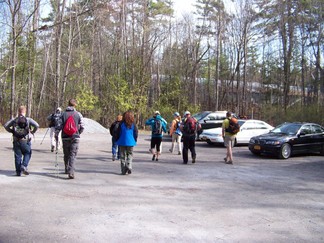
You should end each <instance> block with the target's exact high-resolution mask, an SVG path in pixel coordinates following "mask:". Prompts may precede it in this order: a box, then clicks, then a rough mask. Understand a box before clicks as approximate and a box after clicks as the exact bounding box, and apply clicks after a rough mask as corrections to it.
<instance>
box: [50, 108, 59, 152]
mask: <svg viewBox="0 0 324 243" xmlns="http://www.w3.org/2000/svg"><path fill="white" fill-rule="evenodd" d="M61 116H62V109H61V107H58V108H57V109H56V111H55V113H52V114H50V115H49V116H48V117H47V121H49V125H48V127H49V129H50V137H51V152H54V148H56V150H59V149H60V148H61V145H62V138H61V136H60V135H61V134H57V133H55V131H57V130H58V128H59V127H60V125H61V124H60V122H61Z"/></svg>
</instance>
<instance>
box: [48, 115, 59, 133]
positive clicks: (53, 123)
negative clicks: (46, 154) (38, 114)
mask: <svg viewBox="0 0 324 243" xmlns="http://www.w3.org/2000/svg"><path fill="white" fill-rule="evenodd" d="M61 125H62V114H61V113H54V114H52V116H51V120H50V124H49V127H54V128H55V130H57V129H59V128H60V127H61Z"/></svg>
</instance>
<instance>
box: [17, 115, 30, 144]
mask: <svg viewBox="0 0 324 243" xmlns="http://www.w3.org/2000/svg"><path fill="white" fill-rule="evenodd" d="M13 134H14V136H15V137H16V138H18V139H22V138H26V136H27V135H28V134H29V124H28V120H27V118H26V117H25V116H23V115H20V116H18V117H17V118H16V120H15V123H14V126H13Z"/></svg>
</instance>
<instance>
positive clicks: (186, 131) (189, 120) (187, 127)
mask: <svg viewBox="0 0 324 243" xmlns="http://www.w3.org/2000/svg"><path fill="white" fill-rule="evenodd" d="M184 118H185V119H184V121H183V123H182V124H181V126H180V128H181V129H182V133H183V149H182V159H183V163H184V164H188V150H190V152H191V158H192V163H193V164H194V163H196V150H195V146H196V144H195V142H196V133H197V131H198V130H200V129H201V125H200V124H199V123H198V122H197V120H196V119H195V118H194V117H192V116H191V114H190V112H189V111H186V112H185V113H184Z"/></svg>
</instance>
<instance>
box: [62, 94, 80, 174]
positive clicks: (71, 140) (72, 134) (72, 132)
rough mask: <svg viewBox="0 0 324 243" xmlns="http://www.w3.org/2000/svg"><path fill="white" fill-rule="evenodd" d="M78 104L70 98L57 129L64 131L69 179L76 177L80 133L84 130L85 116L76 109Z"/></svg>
mask: <svg viewBox="0 0 324 243" xmlns="http://www.w3.org/2000/svg"><path fill="white" fill-rule="evenodd" d="M76 105H77V101H76V100H75V99H70V100H69V104H68V107H67V108H66V109H65V111H64V112H63V114H62V116H61V125H60V126H59V128H58V129H57V131H56V132H57V133H58V132H59V131H62V141H63V153H64V165H65V174H68V178H69V179H74V172H75V162H76V156H77V153H78V149H79V141H80V134H81V133H82V132H83V130H84V124H83V121H82V119H83V116H82V115H81V113H80V112H78V111H77V110H76V108H75V107H76Z"/></svg>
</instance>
